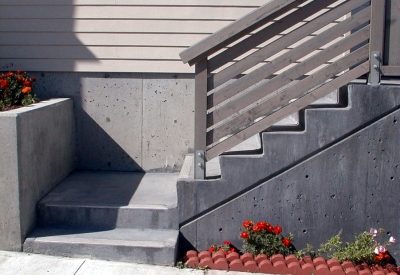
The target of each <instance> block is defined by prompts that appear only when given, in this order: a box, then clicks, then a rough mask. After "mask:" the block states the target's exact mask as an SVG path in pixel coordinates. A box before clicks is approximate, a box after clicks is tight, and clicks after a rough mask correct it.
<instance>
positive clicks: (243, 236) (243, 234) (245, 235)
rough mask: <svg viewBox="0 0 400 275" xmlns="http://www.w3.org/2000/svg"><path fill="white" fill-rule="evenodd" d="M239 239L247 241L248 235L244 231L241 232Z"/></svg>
mask: <svg viewBox="0 0 400 275" xmlns="http://www.w3.org/2000/svg"><path fill="white" fill-rule="evenodd" d="M240 238H242V239H248V238H249V234H248V233H247V232H246V231H243V232H242V234H240Z"/></svg>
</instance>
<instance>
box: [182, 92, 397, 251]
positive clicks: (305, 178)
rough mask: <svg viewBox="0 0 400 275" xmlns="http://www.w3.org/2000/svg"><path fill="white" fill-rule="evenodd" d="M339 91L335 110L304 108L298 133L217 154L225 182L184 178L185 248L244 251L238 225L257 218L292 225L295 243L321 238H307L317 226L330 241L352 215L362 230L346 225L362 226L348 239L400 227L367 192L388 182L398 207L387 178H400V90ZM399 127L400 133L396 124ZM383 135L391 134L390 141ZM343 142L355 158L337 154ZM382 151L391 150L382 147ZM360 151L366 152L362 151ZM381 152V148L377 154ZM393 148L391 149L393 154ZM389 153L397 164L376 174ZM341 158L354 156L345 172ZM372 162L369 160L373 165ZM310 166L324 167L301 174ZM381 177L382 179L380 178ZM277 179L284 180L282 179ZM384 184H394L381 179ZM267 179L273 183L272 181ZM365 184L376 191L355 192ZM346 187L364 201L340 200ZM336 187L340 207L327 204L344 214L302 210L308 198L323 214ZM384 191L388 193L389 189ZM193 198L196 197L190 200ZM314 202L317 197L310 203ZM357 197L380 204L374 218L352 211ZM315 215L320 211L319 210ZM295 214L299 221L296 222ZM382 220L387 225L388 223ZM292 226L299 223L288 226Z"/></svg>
mask: <svg viewBox="0 0 400 275" xmlns="http://www.w3.org/2000/svg"><path fill="white" fill-rule="evenodd" d="M340 94H341V96H340V98H341V100H340V102H339V104H337V105H336V106H314V107H313V106H311V107H310V108H307V109H306V110H304V111H303V112H302V114H301V115H300V117H302V119H301V120H300V124H301V126H302V129H298V130H297V131H292V130H285V129H284V128H281V129H278V131H266V132H264V133H262V135H261V141H262V150H259V152H257V153H256V154H248V153H246V154H238V153H236V154H232V153H227V154H223V155H221V156H220V157H219V165H220V171H221V176H220V177H219V178H215V177H209V178H208V179H206V180H193V177H191V175H190V174H189V175H181V176H180V178H179V179H178V205H179V219H180V231H181V234H182V244H185V245H187V246H186V249H189V248H192V247H193V246H194V247H196V248H197V249H207V247H208V246H209V245H210V244H212V243H218V242H221V240H225V239H229V240H231V241H233V242H234V244H235V245H239V247H240V243H241V242H240V239H239V238H238V227H240V224H241V222H242V221H243V220H245V219H256V217H258V218H259V219H260V220H263V219H264V220H265V219H268V221H269V222H272V223H278V222H279V223H280V224H281V225H282V226H284V225H287V228H289V229H288V230H294V232H296V233H297V234H298V235H296V236H295V238H296V239H297V240H299V243H303V244H305V243H306V242H313V241H315V235H314V236H312V235H309V234H310V233H309V232H312V230H311V228H317V227H318V228H319V229H320V231H318V232H315V234H320V235H319V236H318V238H321V239H322V238H326V239H325V240H323V239H322V241H326V240H327V238H328V237H331V236H333V235H334V234H337V233H338V231H339V229H340V228H339V229H337V230H338V231H336V232H330V231H329V230H333V229H334V228H335V226H337V225H338V224H340V222H342V221H347V220H349V221H354V220H355V219H354V217H357V218H356V219H357V222H356V223H355V224H356V225H358V226H361V227H362V228H361V229H360V228H358V227H357V226H354V224H351V225H349V224H348V225H347V226H346V227H347V228H348V229H350V228H351V230H354V228H356V229H357V230H358V231H356V230H355V231H354V232H352V233H349V232H346V234H348V236H351V234H356V233H359V232H360V230H366V229H368V228H369V227H371V226H372V227H374V226H375V227H381V226H382V224H386V225H387V226H386V227H388V228H389V227H390V228H393V227H395V228H396V230H397V226H394V225H393V222H389V219H388V216H385V215H383V214H381V213H377V211H378V209H380V208H379V205H380V201H379V200H380V195H378V197H377V195H376V193H372V192H371V191H368V192H371V193H372V194H369V193H368V192H367V191H366V190H373V189H374V188H375V189H379V188H381V187H380V186H383V185H384V184H388V186H387V190H390V188H392V191H389V193H387V192H386V191H385V192H386V193H387V194H386V193H385V194H386V196H387V197H388V198H389V197H390V198H389V199H388V201H387V203H388V205H397V204H396V203H397V202H396V199H394V198H393V196H390V194H391V193H390V192H395V193H396V194H398V192H399V191H400V190H399V187H398V185H395V186H394V185H391V184H392V183H393V181H394V179H395V177H394V176H389V175H388V174H389V173H392V174H393V175H394V174H398V171H397V172H394V170H398V167H399V166H398V165H397V166H396V162H398V159H397V160H395V159H396V157H398V154H397V153H396V154H397V155H396V154H395V153H393V151H394V150H393V148H395V150H397V151H398V147H399V143H398V140H397V142H396V141H395V140H396V138H393V137H395V135H397V133H396V132H395V131H393V130H392V129H393V127H395V126H396V123H397V121H398V118H396V115H397V113H395V112H396V110H398V108H399V106H400V89H399V88H398V86H397V87H396V86H384V85H381V86H367V85H349V86H348V89H347V88H346V89H342V91H341V93H340ZM389 114H392V116H394V118H393V117H390V118H385V117H386V116H388V115H389ZM384 118H385V119H384ZM374 123H378V126H374V127H375V128H373V129H374V131H375V133H374V132H373V131H372V134H375V135H376V136H375V137H374V136H372V137H371V136H369V138H370V139H369V140H363V141H361V139H360V141H357V138H361V137H362V136H363V135H366V133H368V135H371V130H370V129H369V128H368V127H369V126H370V125H372V124H374ZM395 129H396V131H397V130H398V127H397V128H395ZM358 133H359V134H358ZM392 133H393V135H392ZM385 134H387V135H388V137H387V138H385V139H384V138H383V137H384V135H385ZM390 135H391V136H390ZM382 136H383V137H382ZM342 141H343V142H344V141H346V142H347V143H346V146H348V147H347V148H346V150H347V152H351V151H352V150H353V151H355V152H356V153H353V155H351V154H350V155H348V156H347V155H346V154H349V153H346V154H344V153H342V151H340V150H343V149H340V150H339V148H341V147H340V146H339V145H338V144H340V143H341V142H342ZM389 141H390V142H391V143H390V142H389ZM361 145H363V146H361ZM382 146H386V147H387V148H386V149H385V148H381V147H382ZM391 146H392V147H393V148H392V147H391ZM360 148H362V150H364V151H362V152H359V150H361V149H360ZM380 148H381V151H379V150H380ZM389 148H392V149H390V150H389ZM396 148H397V149H396ZM329 150H330V151H329ZM335 150H337V151H335ZM388 151H391V154H392V155H391V157H393V159H390V160H387V162H386V163H382V164H380V165H385V166H382V167H384V169H383V170H381V171H378V172H375V171H374V172H372V167H377V166H372V165H373V164H372V162H373V161H376V159H379V158H383V157H382V154H388V153H385V152H388ZM397 151H396V152H397ZM332 152H333V153H332ZM374 152H376V156H375V157H374V158H372V157H371V154H372V153H374ZM367 153H368V154H367ZM361 154H363V155H364V154H365V155H366V156H365V157H363V158H365V159H366V160H365V162H363V159H360V160H358V159H355V157H357V156H358V155H360V157H361ZM339 156H346V157H347V159H352V162H349V163H347V162H346V165H345V166H344V167H342V166H341V163H345V162H344V161H343V160H340V159H338V160H336V162H333V163H334V164H332V163H331V162H330V161H331V160H333V159H337V158H338V157H339ZM370 157H371V160H369V158H370ZM313 158H314V159H313ZM315 159H318V160H315ZM367 159H368V161H370V162H371V163H369V162H368V165H369V166H371V168H367V167H369V166H367V164H366V162H367ZM311 162H316V163H318V164H319V165H321V167H322V168H321V167H319V168H317V169H315V168H314V169H311V168H310V171H308V170H307V171H308V172H303V171H301V172H299V171H300V169H297V170H296V169H295V168H297V167H298V166H301V165H304V167H306V164H308V163H311ZM386 166H387V167H386ZM310 167H311V166H310ZM303 169H305V168H303ZM369 169H371V172H370V171H369ZM376 169H377V168H376ZM393 169H394V170H393ZM295 170H296V171H295ZM338 171H342V173H343V174H344V175H346V177H347V178H345V179H343V178H342V174H340V173H339V172H338ZM389 171H390V172H389ZM356 172H357V173H358V174H359V175H360V176H359V177H358V178H357V177H354V178H353V176H352V173H353V174H355V173H356ZM338 173H339V174H338ZM368 173H373V175H374V176H373V177H374V179H375V180H374V182H373V183H372V182H370V181H371V180H372V176H371V175H370V176H369V177H368ZM376 173H377V174H378V175H379V176H375V174H376ZM365 177H366V178H365ZM277 178H280V179H279V181H278V182H277ZM311 178H313V179H315V181H316V182H315V186H314V187H312V186H310V185H309V184H310V182H311ZM285 179H288V180H289V179H290V184H286V182H285ZM358 180H360V181H361V182H358ZM384 180H388V181H389V182H383V181H384ZM269 182H274V183H273V184H272V183H271V184H269ZM365 182H368V184H369V185H370V186H373V188H371V189H369V188H367V187H361V188H362V191H363V192H360V191H355V190H357V188H359V187H358V186H359V185H358V184H361V185H360V186H363V184H365ZM348 186H350V187H351V188H350V190H352V191H351V192H356V193H355V194H362V195H363V196H364V197H362V196H361V195H360V196H356V195H355V194H354V195H352V194H350V195H349V194H346V193H344V194H340V196H339V195H336V192H339V191H337V190H346V188H348ZM310 188H311V189H310ZM313 188H316V190H314V191H315V193H318V196H316V197H314V195H313V194H314V193H313ZM332 189H333V190H336V191H329V192H331V194H329V196H331V197H328V198H329V199H332V200H333V199H336V201H335V202H336V203H337V204H339V205H335V204H333V205H331V204H329V207H331V209H345V210H338V213H335V212H334V211H333V213H331V212H332V211H331V210H329V211H328V212H329V214H328V213H318V215H321V217H319V216H318V215H314V216H313V215H310V214H309V213H310V212H309V211H314V210H312V207H311V206H310V205H302V206H301V207H297V205H299V204H300V203H299V202H300V201H301V202H303V201H307V202H308V204H312V205H313V206H314V207H315V208H317V210H318V209H320V208H321V209H323V208H324V207H325V206H326V205H328V203H330V202H331V201H330V200H328V198H325V196H326V195H327V194H325V193H324V192H323V190H332ZM284 190H285V191H284ZM320 191H321V192H320ZM364 192H366V193H364ZM305 193H307V194H308V195H305ZM339 193H340V192H339ZM381 193H382V194H383V192H381ZM189 194H196V195H195V196H194V197H193V196H191V197H189ZM278 194H279V195H278ZM374 194H375V198H376V199H375V200H374V201H369V199H368V197H369V196H374ZM311 197H313V199H312V202H311V199H310V198H311ZM352 197H357V198H359V200H358V201H357V202H356V203H361V202H362V203H363V204H364V205H367V204H368V206H371V205H374V206H375V208H372V207H371V208H370V211H371V212H370V213H368V214H366V213H363V212H360V213H356V214H357V215H354V213H352V212H353V211H354V209H355V208H354V207H351V205H353V204H355V203H354V202H352V201H351V198H352ZM382 199H383V198H382ZM393 199H394V200H393ZM344 203H345V204H346V206H347V205H350V207H349V209H350V210H351V211H350V212H351V213H350V212H349V213H347V212H346V211H349V209H347V208H346V207H344V206H343V205H342V204H344ZM373 203H374V204H373ZM296 207H297V208H296ZM324 209H325V208H324ZM359 209H361V206H360V208H359ZM317 210H315V211H316V213H317V212H318V211H317ZM360 211H361V210H360ZM395 212H396V211H395ZM297 213H298V215H299V217H297ZM330 214H332V215H330ZM347 214H348V215H347ZM346 215H347V216H346ZM302 216H303V217H302ZM304 216H308V218H309V219H311V220H307V221H305V218H304ZM370 217H377V221H372V220H367V219H370ZM379 217H382V220H383V219H385V221H384V222H382V220H381V219H379ZM383 217H385V218H383ZM339 218H340V219H339ZM322 220H323V222H322ZM392 220H396V219H392ZM289 221H293V222H292V223H289ZM295 221H297V222H298V223H295ZM318 221H321V224H319V223H318V226H316V225H315V222H318ZM325 225H330V226H328V227H326V228H325V227H323V226H325ZM364 227H365V228H364ZM367 227H368V228H367ZM204 232H207V233H206V234H205V233H204ZM292 232H293V231H292ZM301 232H303V234H302V233H301ZM329 234H330V235H329ZM322 241H321V242H322ZM300 247H301V246H300Z"/></svg>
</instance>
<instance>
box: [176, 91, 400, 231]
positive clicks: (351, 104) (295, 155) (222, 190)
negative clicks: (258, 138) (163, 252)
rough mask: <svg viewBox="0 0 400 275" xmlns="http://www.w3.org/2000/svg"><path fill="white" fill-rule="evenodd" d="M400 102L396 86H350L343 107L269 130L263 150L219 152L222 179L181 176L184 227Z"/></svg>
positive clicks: (308, 112)
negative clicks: (291, 127) (293, 128)
mask: <svg viewBox="0 0 400 275" xmlns="http://www.w3.org/2000/svg"><path fill="white" fill-rule="evenodd" d="M399 105H400V88H399V87H398V86H382V85H381V86H368V85H357V84H352V85H349V86H348V105H347V107H343V108H313V109H306V110H305V119H304V120H305V130H304V131H299V132H265V133H263V134H262V138H263V153H262V154H259V155H221V156H220V163H221V178H220V179H215V180H203V181H202V180H182V179H181V180H178V186H177V187H178V207H179V220H180V225H181V226H183V225H185V224H187V223H189V222H191V221H193V220H195V219H197V218H199V217H201V216H202V215H205V214H207V213H208V212H210V211H212V210H213V209H215V208H216V207H218V206H219V205H221V204H223V203H226V202H228V201H230V200H232V199H234V198H236V197H238V196H240V195H241V194H243V193H244V192H246V191H247V190H249V189H250V188H252V187H254V186H257V185H259V184H260V183H261V182H263V181H265V180H268V179H269V178H272V177H273V176H275V175H277V174H278V173H281V172H282V171H284V170H285V169H288V168H290V167H292V166H293V165H295V164H296V163H298V162H300V161H301V160H303V159H304V158H306V157H307V156H309V155H311V154H315V153H317V152H319V151H320V150H323V149H325V148H327V147H328V146H330V144H331V143H333V142H335V141H337V140H339V139H342V138H344V137H346V136H348V135H349V134H351V133H353V132H354V131H356V130H358V129H360V128H361V127H364V126H365V125H367V124H368V123H371V122H372V121H374V120H376V119H378V118H379V117H382V116H384V115H385V114H387V113H388V112H390V111H391V110H393V109H395V108H397V107H398V106H399Z"/></svg>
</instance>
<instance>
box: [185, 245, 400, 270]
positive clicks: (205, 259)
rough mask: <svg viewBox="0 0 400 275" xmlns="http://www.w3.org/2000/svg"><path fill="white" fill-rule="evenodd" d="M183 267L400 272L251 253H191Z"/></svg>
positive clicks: (333, 260)
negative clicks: (254, 255)
mask: <svg viewBox="0 0 400 275" xmlns="http://www.w3.org/2000/svg"><path fill="white" fill-rule="evenodd" d="M184 260H185V262H186V264H187V265H188V266H190V267H192V268H197V267H201V268H205V267H208V268H210V269H217V270H230V271H244V272H260V273H268V274H296V275H310V274H315V275H400V269H398V268H397V269H396V270H393V269H394V268H392V269H391V270H388V269H386V268H383V267H381V266H373V267H370V266H368V265H357V266H355V265H354V264H353V263H352V262H349V261H347V262H344V263H342V264H340V263H339V262H338V261H337V260H336V259H330V260H328V261H326V260H325V259H324V258H322V257H318V258H315V259H312V258H311V257H304V258H302V259H301V260H299V259H297V258H296V256H294V255H289V256H286V257H284V256H283V255H281V254H277V255H274V256H272V257H271V258H268V257H267V256H266V255H264V254H260V255H258V256H256V257H253V255H252V254H250V253H245V254H243V255H239V254H238V253H236V252H233V253H229V254H227V255H226V254H225V253H224V252H221V251H219V252H216V253H214V254H211V253H210V252H208V251H203V252H200V253H198V252H197V251H194V250H190V251H188V252H187V253H186V255H185V258H184Z"/></svg>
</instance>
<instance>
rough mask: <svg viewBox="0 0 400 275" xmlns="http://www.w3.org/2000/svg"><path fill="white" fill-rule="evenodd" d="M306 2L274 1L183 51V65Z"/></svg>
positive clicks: (293, 0)
mask: <svg viewBox="0 0 400 275" xmlns="http://www.w3.org/2000/svg"><path fill="white" fill-rule="evenodd" d="M305 1H306V0H273V1H271V2H269V3H267V4H265V5H263V6H261V7H260V8H258V9H256V10H254V11H253V12H251V13H249V14H247V15H245V16H243V17H242V18H240V19H238V20H236V21H235V22H233V23H231V24H229V25H228V26H226V27H225V28H222V29H221V30H219V31H217V32H215V33H214V34H212V35H211V36H209V37H207V38H205V39H203V40H201V41H200V42H198V43H196V44H194V45H193V46H191V47H190V48H188V49H186V50H184V51H182V52H181V53H180V54H179V56H180V57H181V59H182V61H183V63H189V65H194V64H196V63H197V62H198V61H200V60H202V59H204V58H206V57H207V56H209V55H211V54H213V53H215V52H217V51H219V50H220V49H222V48H224V47H225V46H227V45H229V44H230V43H232V42H233V41H236V40H238V39H239V38H242V37H243V36H245V35H246V34H248V33H250V32H252V31H253V30H255V29H257V28H259V27H260V26H262V25H264V24H265V22H266V20H267V21H269V19H268V17H269V16H270V15H272V14H274V13H277V12H279V13H284V12H285V11H286V10H287V9H288V8H286V9H285V7H288V6H289V5H290V8H291V7H292V6H293V5H298V4H300V3H302V2H305ZM291 4H292V5H291ZM290 8H289V9H290Z"/></svg>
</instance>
